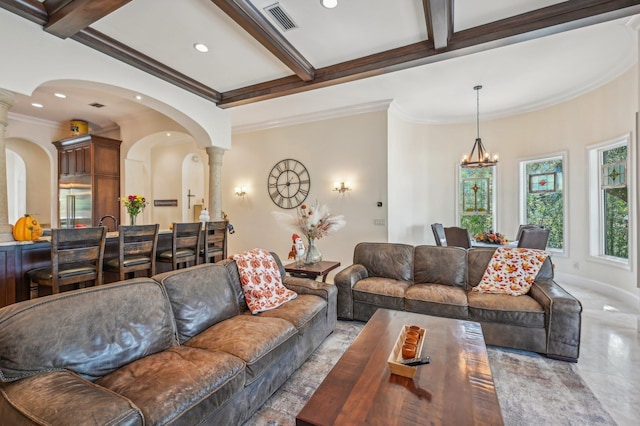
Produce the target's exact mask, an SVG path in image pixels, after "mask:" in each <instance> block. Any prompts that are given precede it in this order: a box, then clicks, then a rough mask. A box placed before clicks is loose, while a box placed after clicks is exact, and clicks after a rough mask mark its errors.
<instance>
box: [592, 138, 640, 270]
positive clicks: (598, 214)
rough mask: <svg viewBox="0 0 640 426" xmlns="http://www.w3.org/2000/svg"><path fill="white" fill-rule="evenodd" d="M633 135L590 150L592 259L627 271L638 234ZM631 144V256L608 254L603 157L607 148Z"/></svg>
mask: <svg viewBox="0 0 640 426" xmlns="http://www.w3.org/2000/svg"><path fill="white" fill-rule="evenodd" d="M631 140H632V139H631V134H625V135H623V136H619V137H616V138H614V139H611V140H608V141H605V142H601V143H597V144H593V145H589V146H587V147H586V149H587V160H588V175H589V197H588V198H589V200H588V202H589V247H588V250H589V253H588V256H589V259H590V260H593V261H595V262H598V263H604V264H607V265H611V266H616V267H619V268H622V269H625V270H629V271H630V270H631V269H632V265H633V256H634V251H633V238H634V235H635V218H634V213H633V212H634V210H635V209H634V208H633V206H634V205H635V204H634V203H635V196H634V191H635V188H634V183H635V167H634V162H633V161H631V160H632V158H635V157H634V155H635V153H634V152H633V144H632V143H631ZM625 145H626V147H627V164H626V167H627V176H626V185H627V203H628V205H629V224H628V242H627V244H628V256H627V259H623V258H620V257H615V256H610V255H605V254H604V243H605V237H604V228H605V225H604V196H603V190H602V188H601V185H602V156H603V152H604V151H608V150H611V149H614V148H618V147H620V146H625Z"/></svg>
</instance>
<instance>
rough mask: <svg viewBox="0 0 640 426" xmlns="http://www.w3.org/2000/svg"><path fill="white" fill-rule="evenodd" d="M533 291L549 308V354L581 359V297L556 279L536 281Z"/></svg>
mask: <svg viewBox="0 0 640 426" xmlns="http://www.w3.org/2000/svg"><path fill="white" fill-rule="evenodd" d="M530 294H531V297H533V298H534V299H535V300H536V301H537V302H538V303H540V305H542V307H543V308H544V310H545V312H546V317H547V324H546V327H547V356H549V357H551V358H558V359H564V360H566V361H573V362H575V361H577V360H578V355H579V354H580V327H581V313H582V304H581V303H580V301H579V300H578V299H576V298H575V297H573V296H572V295H571V294H569V293H568V292H567V291H566V290H565V289H563V288H562V287H560V286H559V285H558V284H557V283H556V282H554V281H553V280H539V281H536V282H534V283H533V285H532V286H531V292H530Z"/></svg>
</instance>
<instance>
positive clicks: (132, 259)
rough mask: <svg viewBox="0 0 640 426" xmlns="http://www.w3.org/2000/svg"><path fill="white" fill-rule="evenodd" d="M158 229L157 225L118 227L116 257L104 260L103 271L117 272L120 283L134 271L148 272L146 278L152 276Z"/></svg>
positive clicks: (154, 272) (154, 268) (154, 271)
mask: <svg viewBox="0 0 640 426" xmlns="http://www.w3.org/2000/svg"><path fill="white" fill-rule="evenodd" d="M159 228H160V225H158V224H155V225H133V226H120V232H119V235H118V257H117V258H113V259H107V260H105V262H104V270H105V271H109V272H117V273H118V275H119V277H118V279H119V280H120V281H122V280H124V279H127V278H128V276H130V275H131V274H133V273H134V272H136V271H148V273H147V276H149V277H152V276H154V275H155V274H156V248H157V247H158V230H159Z"/></svg>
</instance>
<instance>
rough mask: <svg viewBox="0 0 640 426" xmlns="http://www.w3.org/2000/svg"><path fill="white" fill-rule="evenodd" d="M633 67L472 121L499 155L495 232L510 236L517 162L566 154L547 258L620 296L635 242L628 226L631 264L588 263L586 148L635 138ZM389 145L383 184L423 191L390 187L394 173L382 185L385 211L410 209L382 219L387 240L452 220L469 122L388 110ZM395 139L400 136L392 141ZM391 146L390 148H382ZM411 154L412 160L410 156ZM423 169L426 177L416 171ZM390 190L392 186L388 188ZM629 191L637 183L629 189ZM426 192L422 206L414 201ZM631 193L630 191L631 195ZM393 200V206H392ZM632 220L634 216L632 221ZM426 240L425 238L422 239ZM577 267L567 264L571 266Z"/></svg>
mask: <svg viewBox="0 0 640 426" xmlns="http://www.w3.org/2000/svg"><path fill="white" fill-rule="evenodd" d="M637 73H638V71H637V68H636V67H633V68H632V69H630V70H628V71H627V72H626V73H624V74H623V75H622V76H621V77H619V78H617V79H615V80H613V81H612V82H610V83H608V84H606V85H604V86H602V87H600V88H597V89H595V90H593V91H592V92H589V93H588V94H585V95H583V96H580V97H578V98H575V99H573V100H570V101H568V102H564V103H562V104H558V105H556V106H553V107H550V108H545V109H543V110H539V111H534V112H531V113H527V114H521V115H517V116H513V117H509V118H504V119H499V120H493V121H487V122H482V121H481V123H480V134H481V137H482V139H483V142H484V144H485V146H486V148H487V149H488V150H490V151H491V152H496V151H497V152H499V153H500V163H499V165H498V166H497V171H496V172H497V176H498V178H497V186H496V190H497V199H498V202H497V206H496V212H497V230H498V231H500V232H504V233H506V234H507V235H513V234H514V233H515V230H516V229H517V227H518V224H519V219H518V218H519V212H518V205H519V204H518V189H519V188H518V177H519V176H518V173H519V171H518V164H519V161H521V160H523V159H527V158H531V157H535V156H540V155H547V154H553V153H558V152H566V153H567V155H568V157H567V158H568V160H567V168H566V175H565V185H566V186H565V188H566V189H567V190H568V191H569V203H568V206H567V211H568V215H569V220H568V228H569V229H568V235H569V241H568V251H567V253H568V255H567V256H557V255H556V256H554V259H553V260H554V263H555V264H556V272H558V273H560V274H567V275H574V276H577V277H582V278H583V279H584V280H590V281H594V282H599V283H608V284H611V285H613V286H615V287H616V288H618V289H620V290H622V291H624V292H626V293H627V294H631V295H634V296H635V297H637V295H638V289H637V282H636V273H635V270H636V265H635V253H636V250H637V242H636V238H635V237H634V236H635V232H634V230H633V229H632V230H631V236H632V238H633V243H632V252H631V256H630V257H631V259H632V263H633V265H632V270H628V269H622V268H618V267H613V266H608V265H605V264H602V263H599V262H595V261H594V260H593V259H591V258H589V255H588V238H587V237H588V214H587V213H588V198H587V197H588V191H587V176H588V163H587V156H586V153H587V152H586V146H588V145H591V144H594V143H597V142H604V141H608V140H611V139H613V138H615V137H618V136H621V135H625V134H632V142H633V143H634V144H635V143H636V142H635V140H636V139H635V113H636V111H637V110H638V99H637V98H638V96H637V93H638V83H637ZM389 127H390V129H394V130H395V131H396V132H397V134H395V135H390V138H389V143H390V145H391V144H393V145H394V147H397V148H400V149H403V150H404V151H403V152H401V153H394V154H390V155H389V175H390V182H391V181H392V179H394V176H401V177H402V176H417V177H418V179H424V185H425V186H426V187H427V189H423V188H420V187H413V186H411V185H409V186H407V189H403V190H400V189H399V186H398V185H404V184H405V181H403V180H402V179H401V178H397V179H396V180H397V181H398V182H396V184H394V185H392V184H391V183H390V186H389V188H390V189H389V192H390V198H391V197H392V195H391V194H392V193H393V194H394V195H393V197H394V198H393V199H394V202H393V203H391V205H390V211H393V212H395V211H396V209H405V210H406V209H411V210H412V212H413V217H412V216H411V215H409V214H408V213H406V212H404V211H403V213H398V214H397V217H398V221H399V220H402V222H401V223H397V222H398V221H395V220H391V223H390V225H389V240H390V241H403V240H405V239H407V240H408V241H409V238H411V237H410V236H413V237H414V238H413V240H410V241H411V242H412V243H414V242H415V240H416V238H415V235H416V233H415V231H414V230H415V229H417V228H418V227H419V226H421V225H422V226H428V225H429V224H431V223H433V222H441V223H443V224H453V223H455V208H456V196H455V194H456V191H457V187H456V181H455V178H454V177H455V174H456V167H457V164H458V162H459V161H460V158H461V157H462V154H464V153H467V152H468V151H469V150H470V149H471V146H472V145H473V141H474V139H475V135H476V129H475V123H467V124H452V125H427V124H419V123H408V122H406V121H404V122H403V119H402V117H399V116H397V114H395V116H394V112H393V109H392V112H391V117H390V125H389ZM398 139H401V141H398ZM390 151H391V149H390ZM412 152H415V153H418V155H423V156H424V157H423V162H422V163H418V162H416V161H413V162H412V161H411V153H412ZM413 160H415V158H414V159H413ZM425 168H426V169H427V174H428V175H427V177H426V178H425V177H423V175H424V170H425ZM394 188H398V190H395V189H394ZM634 190H635V191H636V192H637V188H634ZM425 193H426V194H429V197H428V199H429V201H428V204H427V205H425V204H424V203H422V202H416V200H420V199H421V198H423V197H424V194H425ZM634 195H635V194H634ZM396 204H397V205H396ZM634 222H635V220H634ZM426 242H427V243H428V244H433V237H432V236H430V235H429V236H428V237H427V238H426ZM576 264H577V265H578V267H577V268H576V267H574V265H576Z"/></svg>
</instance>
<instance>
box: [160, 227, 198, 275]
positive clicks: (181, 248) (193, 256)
mask: <svg viewBox="0 0 640 426" xmlns="http://www.w3.org/2000/svg"><path fill="white" fill-rule="evenodd" d="M201 229H202V225H201V224H200V222H195V223H174V224H173V235H172V238H171V250H165V251H162V252H160V253H158V256H157V260H158V262H164V263H171V269H173V270H175V269H179V267H180V265H182V264H184V265H185V267H186V266H188V265H189V262H193V263H194V264H196V265H197V264H199V263H200V256H199V252H200V238H201V235H202V233H201V232H200V231H201Z"/></svg>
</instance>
